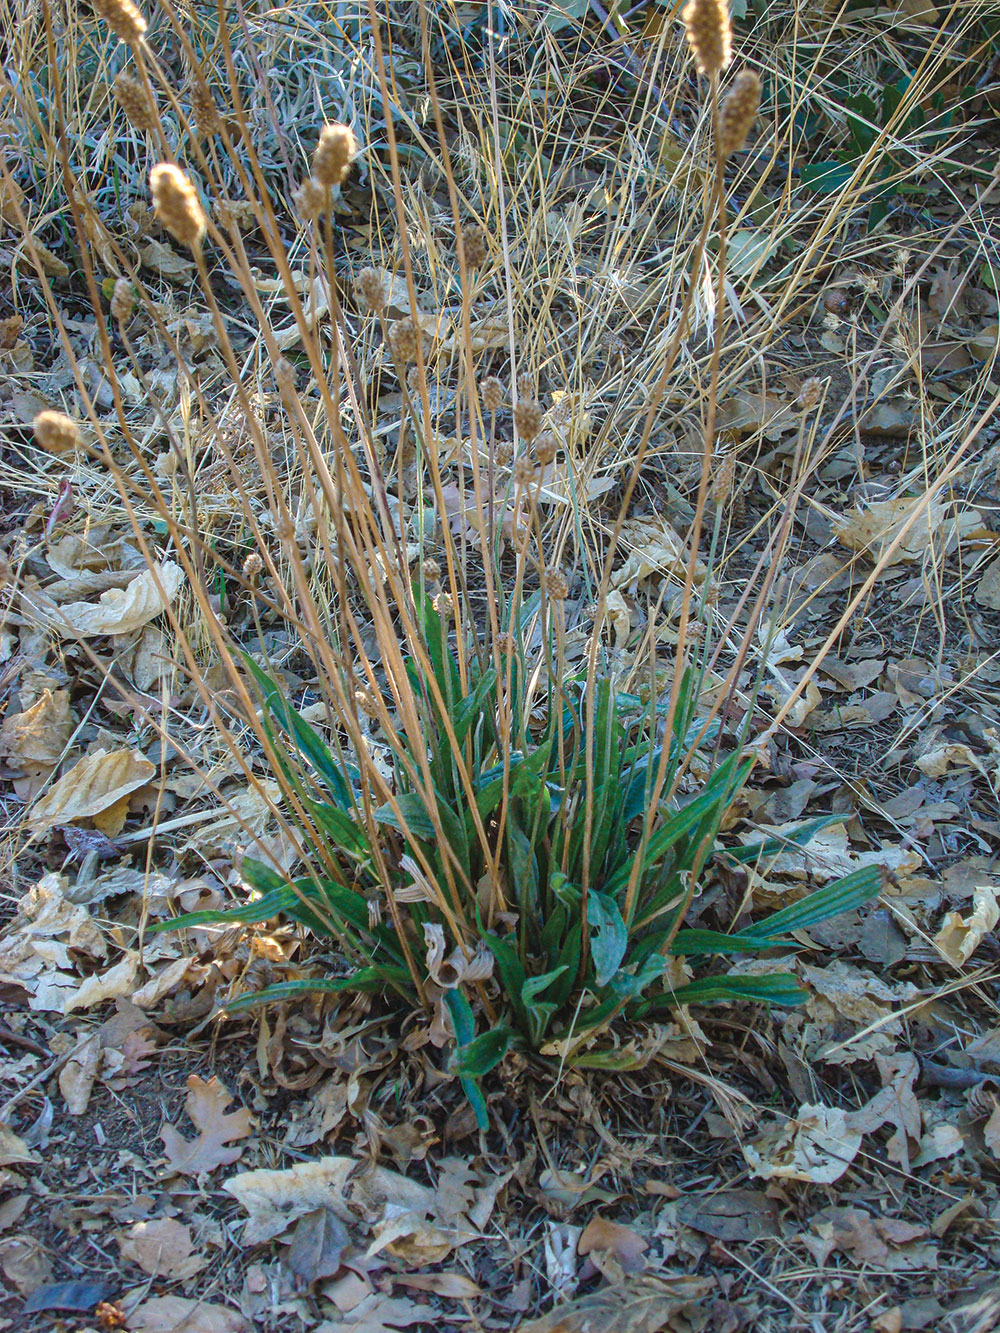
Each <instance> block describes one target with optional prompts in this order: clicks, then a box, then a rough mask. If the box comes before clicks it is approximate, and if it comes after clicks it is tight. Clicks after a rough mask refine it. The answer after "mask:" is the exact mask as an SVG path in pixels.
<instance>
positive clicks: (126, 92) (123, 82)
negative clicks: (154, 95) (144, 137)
mask: <svg viewBox="0 0 1000 1333" xmlns="http://www.w3.org/2000/svg"><path fill="white" fill-rule="evenodd" d="M114 89H115V101H116V102H117V103H118V105H119V106H120V107H121V109H122V110H123V111H124V112H125V118H126V120H128V121H129V123H130V124H132V125H134V126H135V128H136V129H137V130H151V129H153V127H154V126H155V124H156V109H155V107H153V106H152V105H151V103H150V100H149V96H148V94H147V92H146V89H145V87H144V86H143V84H141V83H140V82H139V80H138V79H133V77H132V75H131V74H124V73H122V74H117V75H116V76H115V83H114Z"/></svg>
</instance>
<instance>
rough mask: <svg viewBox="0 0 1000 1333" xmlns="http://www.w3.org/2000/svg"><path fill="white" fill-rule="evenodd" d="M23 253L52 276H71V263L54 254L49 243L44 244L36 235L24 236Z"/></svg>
mask: <svg viewBox="0 0 1000 1333" xmlns="http://www.w3.org/2000/svg"><path fill="white" fill-rule="evenodd" d="M23 254H24V255H25V256H26V257H27V258H29V259H31V260H33V261H34V263H35V264H37V265H38V267H39V268H40V269H42V270H43V272H45V273H47V274H48V276H49V277H50V278H68V277H69V265H68V264H67V263H66V262H65V261H64V260H62V259H60V258H59V256H58V255H54V254H53V253H52V251H51V250H50V249H49V247H48V246H47V245H43V244H42V243H41V241H38V240H36V239H35V238H34V236H26V237H25V238H24V250H23Z"/></svg>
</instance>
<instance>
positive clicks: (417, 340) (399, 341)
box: [389, 315, 423, 366]
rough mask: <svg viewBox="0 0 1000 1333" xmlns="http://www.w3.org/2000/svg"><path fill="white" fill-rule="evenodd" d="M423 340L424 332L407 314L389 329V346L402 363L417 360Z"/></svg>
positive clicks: (405, 363)
mask: <svg viewBox="0 0 1000 1333" xmlns="http://www.w3.org/2000/svg"><path fill="white" fill-rule="evenodd" d="M422 342H423V333H422V332H421V330H420V329H419V328H418V327H417V325H416V324H415V323H414V322H413V320H412V319H411V318H410V317H409V315H407V317H406V318H405V319H398V320H397V321H396V323H395V324H393V326H392V328H391V329H390V330H389V346H390V348H391V349H392V354H393V356H394V357H395V358H396V360H397V361H399V362H401V364H402V365H404V366H405V365H407V364H408V363H409V362H410V361H416V359H417V351H418V349H419V347H420V345H421V343H422Z"/></svg>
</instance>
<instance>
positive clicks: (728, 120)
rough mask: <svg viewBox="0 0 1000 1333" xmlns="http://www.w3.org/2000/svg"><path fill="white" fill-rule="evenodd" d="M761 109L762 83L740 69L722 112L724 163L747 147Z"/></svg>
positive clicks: (727, 94) (747, 71)
mask: <svg viewBox="0 0 1000 1333" xmlns="http://www.w3.org/2000/svg"><path fill="white" fill-rule="evenodd" d="M759 108H760V79H759V78H758V77H757V75H756V74H755V73H754V72H753V70H752V69H741V70H740V72H739V74H737V76H736V78H735V79H734V80H733V85H732V87H731V88H730V89H729V92H728V93H726V96H725V97H724V98H723V102H722V109H721V110H720V112H719V156H720V157H721V158H722V160H723V162H727V161H728V160H729V159H730V158H731V157H732V155H733V154H734V153H738V152H739V151H740V149H741V148H742V147H743V145H744V144H745V143H746V141H747V135H748V134H749V133H750V130H751V127H752V126H753V123H754V121H755V120H756V119H757V112H758V110H759Z"/></svg>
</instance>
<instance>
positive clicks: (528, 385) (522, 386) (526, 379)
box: [517, 372, 535, 398]
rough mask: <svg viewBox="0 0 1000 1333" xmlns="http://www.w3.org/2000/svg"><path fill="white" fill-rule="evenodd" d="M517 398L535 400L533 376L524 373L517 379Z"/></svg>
mask: <svg viewBox="0 0 1000 1333" xmlns="http://www.w3.org/2000/svg"><path fill="white" fill-rule="evenodd" d="M517 396H518V398H534V396H535V385H534V381H533V380H532V378H531V376H530V375H528V374H526V373H524V372H522V373H521V374H520V375H518V377H517Z"/></svg>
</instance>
